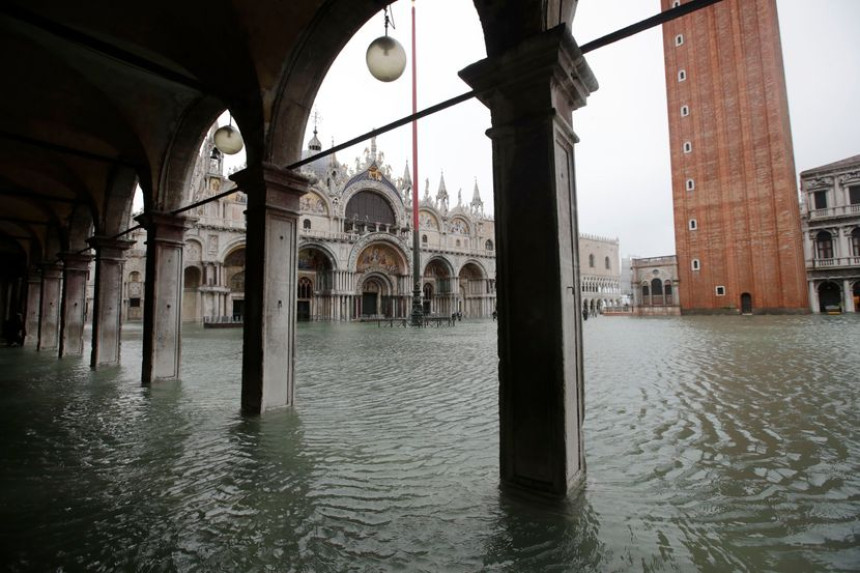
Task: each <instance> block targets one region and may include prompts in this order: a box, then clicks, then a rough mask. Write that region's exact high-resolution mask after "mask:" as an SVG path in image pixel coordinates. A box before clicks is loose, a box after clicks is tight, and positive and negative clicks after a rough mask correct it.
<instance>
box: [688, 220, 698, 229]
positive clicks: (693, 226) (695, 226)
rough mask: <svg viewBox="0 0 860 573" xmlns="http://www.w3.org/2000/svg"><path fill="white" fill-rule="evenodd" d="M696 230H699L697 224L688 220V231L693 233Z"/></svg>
mask: <svg viewBox="0 0 860 573" xmlns="http://www.w3.org/2000/svg"><path fill="white" fill-rule="evenodd" d="M698 228H699V225H698V223H696V220H695V219H690V230H691V231H695V230H696V229H698Z"/></svg>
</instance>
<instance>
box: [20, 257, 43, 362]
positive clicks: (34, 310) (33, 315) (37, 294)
mask: <svg viewBox="0 0 860 573" xmlns="http://www.w3.org/2000/svg"><path fill="white" fill-rule="evenodd" d="M41 298H42V276H41V275H40V274H39V273H38V272H37V271H31V272H30V276H29V277H28V278H27V310H26V314H25V316H24V346H28V347H31V348H36V346H37V345H38V343H39V301H40V300H41Z"/></svg>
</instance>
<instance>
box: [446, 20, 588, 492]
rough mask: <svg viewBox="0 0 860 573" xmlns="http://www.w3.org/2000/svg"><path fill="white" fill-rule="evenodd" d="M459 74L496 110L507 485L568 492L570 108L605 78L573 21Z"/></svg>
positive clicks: (573, 418) (574, 452) (573, 277)
mask: <svg viewBox="0 0 860 573" xmlns="http://www.w3.org/2000/svg"><path fill="white" fill-rule="evenodd" d="M460 76H461V77H462V78H463V79H464V80H465V81H466V83H468V84H469V85H470V86H471V87H472V88H474V89H475V90H477V91H478V92H479V95H478V98H479V99H480V100H481V101H482V102H483V103H484V104H485V105H486V106H487V107H488V108H489V109H490V111H491V115H492V128H491V129H490V130H489V131H488V132H487V134H488V135H489V137H490V139H491V140H492V142H493V185H494V189H495V193H496V200H495V216H496V241H497V252H496V257H497V258H496V270H497V277H498V282H497V304H498V310H499V321H498V328H499V382H500V385H499V387H500V390H499V391H500V397H499V415H500V434H501V435H500V449H501V451H500V457H501V464H500V465H501V478H502V483H503V485H505V486H513V487H516V488H524V489H527V490H530V491H532V492H536V493H542V494H546V495H550V496H556V497H562V496H565V495H567V493H568V491H569V489H570V488H572V487H574V486H575V485H576V484H577V483H579V482H580V481H581V480H582V479H583V477H584V471H585V460H584V454H583V440H582V422H583V415H584V409H583V364H582V337H581V331H582V330H581V329H582V325H581V315H580V312H579V309H580V308H581V293H580V290H579V286H578V285H579V261H578V259H577V257H578V230H577V223H576V192H575V188H574V161H573V145H574V143H575V141H576V136H575V134H574V132H573V128H572V125H571V113H572V111H573V110H574V109H576V108H578V107H581V106H583V105H585V99H586V97H587V96H588V95H589V93H590V92H591V91H593V90H595V89H597V82H596V80H595V79H594V76H593V75H592V73H591V70H590V69H589V67H588V65H587V64H586V63H585V60H584V59H583V57H582V53H581V51H580V50H579V48H578V47H577V45H576V43H575V42H574V40H573V38H572V37H571V36H570V33H569V32H568V30H567V28H566V27H564V26H559V27H556V28H553V29H552V30H549V31H547V32H544V33H542V34H540V35H538V36H534V37H532V38H530V39H529V40H527V41H525V42H523V43H521V44H520V45H519V46H517V47H516V48H515V49H513V50H511V51H510V52H507V53H505V54H502V55H500V56H497V57H493V58H487V59H485V60H482V61H480V62H477V63H475V64H472V65H471V66H469V67H467V68H466V69H464V70H462V71H461V72H460ZM523 229H527V232H525V233H524V232H523V231H522V230H523ZM522 269H529V272H528V273H525V272H522Z"/></svg>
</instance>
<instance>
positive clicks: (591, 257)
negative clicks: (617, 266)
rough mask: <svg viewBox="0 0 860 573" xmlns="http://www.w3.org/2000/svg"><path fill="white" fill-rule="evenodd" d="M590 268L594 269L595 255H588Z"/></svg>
mask: <svg viewBox="0 0 860 573" xmlns="http://www.w3.org/2000/svg"><path fill="white" fill-rule="evenodd" d="M588 266H589V267H591V268H592V269H593V268H594V255H588Z"/></svg>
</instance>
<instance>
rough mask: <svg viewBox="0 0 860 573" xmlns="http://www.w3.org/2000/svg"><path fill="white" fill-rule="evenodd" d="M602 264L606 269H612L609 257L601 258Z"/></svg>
mask: <svg viewBox="0 0 860 573" xmlns="http://www.w3.org/2000/svg"><path fill="white" fill-rule="evenodd" d="M603 265H604V266H605V267H606V270H611V269H612V263H610V262H609V257H606V258H605V259H603Z"/></svg>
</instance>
